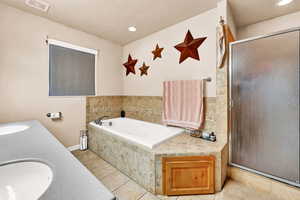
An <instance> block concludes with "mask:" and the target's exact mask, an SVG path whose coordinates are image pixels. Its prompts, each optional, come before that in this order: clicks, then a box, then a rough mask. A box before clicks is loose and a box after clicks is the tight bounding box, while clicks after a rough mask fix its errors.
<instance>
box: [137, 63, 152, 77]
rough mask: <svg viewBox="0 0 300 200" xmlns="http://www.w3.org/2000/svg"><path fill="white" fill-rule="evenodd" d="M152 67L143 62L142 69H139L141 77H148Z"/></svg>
mask: <svg viewBox="0 0 300 200" xmlns="http://www.w3.org/2000/svg"><path fill="white" fill-rule="evenodd" d="M149 67H150V66H147V65H146V64H145V62H143V65H142V67H140V68H139V70H141V76H143V75H144V74H145V75H146V76H147V75H148V72H147V71H148V69H149Z"/></svg>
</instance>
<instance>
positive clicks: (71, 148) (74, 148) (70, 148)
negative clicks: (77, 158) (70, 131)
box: [67, 144, 80, 151]
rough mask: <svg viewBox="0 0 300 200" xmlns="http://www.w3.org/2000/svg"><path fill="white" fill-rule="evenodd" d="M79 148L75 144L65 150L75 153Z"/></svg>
mask: <svg viewBox="0 0 300 200" xmlns="http://www.w3.org/2000/svg"><path fill="white" fill-rule="evenodd" d="M79 148H80V145H79V144H77V145H74V146H70V147H68V148H67V149H68V150H69V151H76V150H78V149H79Z"/></svg>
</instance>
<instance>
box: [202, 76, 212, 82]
mask: <svg viewBox="0 0 300 200" xmlns="http://www.w3.org/2000/svg"><path fill="white" fill-rule="evenodd" d="M203 80H205V81H207V82H211V78H210V77H208V78H204V79H203Z"/></svg>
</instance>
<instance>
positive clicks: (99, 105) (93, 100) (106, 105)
mask: <svg viewBox="0 0 300 200" xmlns="http://www.w3.org/2000/svg"><path fill="white" fill-rule="evenodd" d="M122 102H123V97H122V96H95V97H86V124H88V123H89V122H91V121H94V120H96V119H98V118H99V117H101V116H109V117H111V118H115V117H119V116H120V112H121V110H122Z"/></svg>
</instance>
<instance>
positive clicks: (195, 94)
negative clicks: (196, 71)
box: [163, 80, 204, 129]
mask: <svg viewBox="0 0 300 200" xmlns="http://www.w3.org/2000/svg"><path fill="white" fill-rule="evenodd" d="M203 84H204V81H203V80H179V81H165V82H164V83H163V89H164V91H163V123H164V124H165V125H172V126H179V127H184V128H191V129H199V128H202V125H203V122H204V105H203V93H204V90H203V88H204V87H203Z"/></svg>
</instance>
